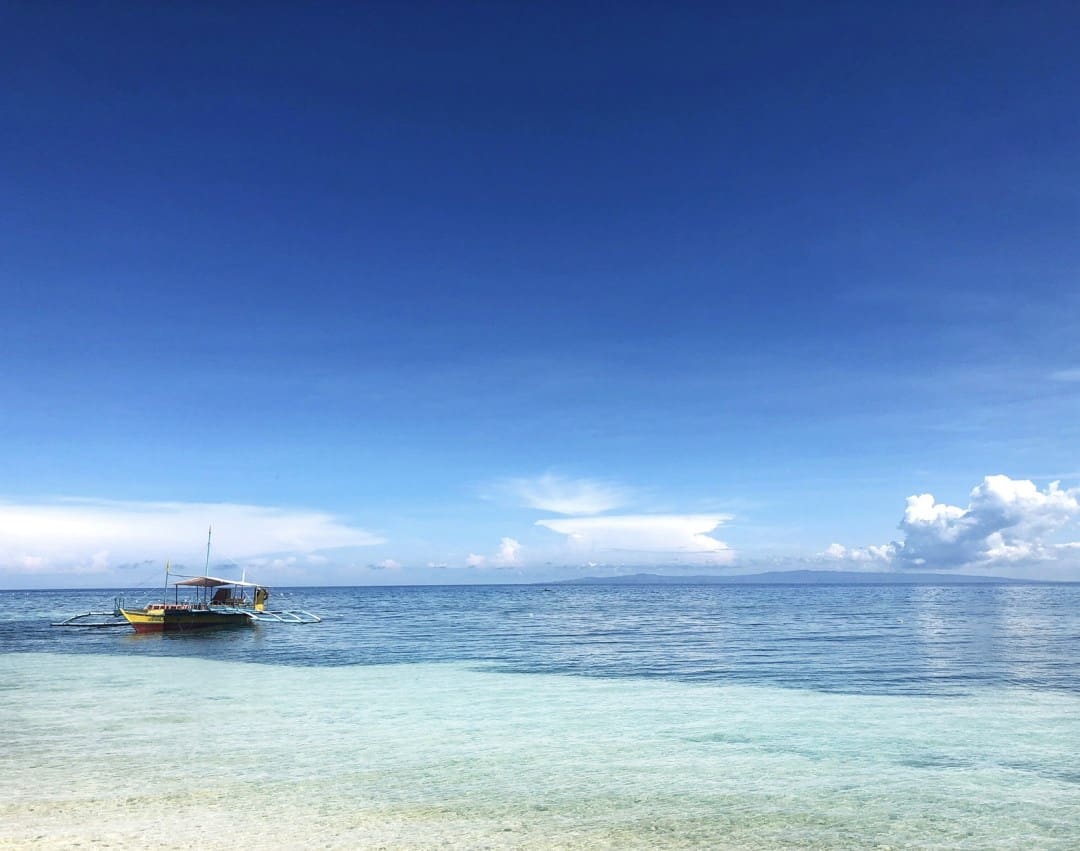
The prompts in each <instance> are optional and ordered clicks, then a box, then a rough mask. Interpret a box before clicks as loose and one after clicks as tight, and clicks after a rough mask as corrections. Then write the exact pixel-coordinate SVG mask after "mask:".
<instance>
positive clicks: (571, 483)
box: [498, 473, 630, 514]
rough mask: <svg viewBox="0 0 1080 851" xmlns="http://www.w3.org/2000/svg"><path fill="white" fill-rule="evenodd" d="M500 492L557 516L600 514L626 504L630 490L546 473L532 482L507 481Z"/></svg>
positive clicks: (500, 487) (524, 480) (530, 480)
mask: <svg viewBox="0 0 1080 851" xmlns="http://www.w3.org/2000/svg"><path fill="white" fill-rule="evenodd" d="M498 487H499V489H500V490H503V491H506V492H508V493H509V494H511V495H512V496H513V497H514V498H515V499H517V500H518V501H519V502H521V504H522V505H524V506H526V507H527V508H537V509H540V510H541V511H550V512H552V513H554V514H600V513H601V512H604V511H610V510H612V509H613V508H619V507H620V506H622V505H625V504H626V503H627V501H628V500H629V498H630V493H629V491H628V490H627V489H626V488H623V487H620V486H619V485H615V484H612V483H611V482H602V481H597V480H595V479H571V478H566V477H563V476H557V475H555V474H554V473H545V474H544V475H542V476H538V477H536V478H531V479H506V480H504V481H502V482H500V483H499V485H498Z"/></svg>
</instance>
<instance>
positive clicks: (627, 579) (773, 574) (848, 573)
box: [559, 570, 1046, 585]
mask: <svg viewBox="0 0 1080 851" xmlns="http://www.w3.org/2000/svg"><path fill="white" fill-rule="evenodd" d="M559 584H562V585H1038V584H1046V583H1044V582H1040V580H1037V579H1012V578H1009V577H1005V576H973V575H972V574H969V573H899V572H897V573H864V572H860V571H854V570H774V571H769V572H768V573H750V574H741V575H738V576H713V575H707V576H665V575H662V574H659V573H631V574H626V575H624V576H584V577H582V578H581V579H566V580H563V581H562V582H561V583H559Z"/></svg>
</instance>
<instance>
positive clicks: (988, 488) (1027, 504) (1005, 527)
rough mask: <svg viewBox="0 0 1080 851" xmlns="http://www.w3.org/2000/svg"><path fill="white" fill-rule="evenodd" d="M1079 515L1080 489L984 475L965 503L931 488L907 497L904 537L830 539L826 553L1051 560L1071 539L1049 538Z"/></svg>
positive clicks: (929, 563)
mask: <svg viewBox="0 0 1080 851" xmlns="http://www.w3.org/2000/svg"><path fill="white" fill-rule="evenodd" d="M1078 518H1080V488H1073V489H1063V488H1062V487H1061V485H1060V483H1059V482H1052V483H1051V484H1050V485H1049V486H1048V487H1047V488H1046V489H1045V490H1040V489H1039V488H1038V487H1037V486H1036V485H1035V483H1034V482H1031V481H1029V480H1027V479H1011V478H1009V477H1008V476H987V477H986V478H984V479H983V480H982V482H981V483H980V484H978V485H977V486H976V487H975V488H973V489H972V491H971V494H970V498H969V500H968V505H967V507H966V508H962V507H960V506H958V505H948V504H945V503H940V502H937V501H936V500H935V499H934V497H933V495H932V494H928V493H924V494H915V495H913V496H909V497H908V499H907V507H906V508H905V510H904V516H903V518H902V519H901V520H900V524H899V529H900V530H901V531H902V532H903V533H904V537H903V540H901V541H893V542H892V543H889V544H885V545H882V546H878V547H866V548H863V549H859V548H850V549H849V548H847V547H844V546H842V545H840V544H833V545H832V546H830V547H829V548H828V549H827V550H826V551H825V552H824V553H823V554H822V555H823V556H824V557H826V558H830V559H843V560H847V561H854V562H859V561H862V562H867V561H874V562H879V563H883V564H889V565H892V566H894V567H898V568H928V569H941V568H956V567H965V566H981V567H991V566H998V565H1003V564H1015V563H1017V562H1032V561H1047V560H1052V559H1054V558H1055V557H1056V556H1057V555H1058V554H1059V553H1060V552H1061V551H1062V550H1063V549H1070V548H1072V547H1073V546H1074V544H1073V543H1068V542H1067V543H1064V544H1055V543H1051V542H1049V541H1048V540H1047V539H1048V538H1049V537H1050V536H1051V535H1053V534H1055V533H1057V532H1059V531H1061V530H1063V529H1065V528H1066V527H1067V526H1069V525H1070V524H1072V523H1073V522H1074V521H1076V520H1077V519H1078Z"/></svg>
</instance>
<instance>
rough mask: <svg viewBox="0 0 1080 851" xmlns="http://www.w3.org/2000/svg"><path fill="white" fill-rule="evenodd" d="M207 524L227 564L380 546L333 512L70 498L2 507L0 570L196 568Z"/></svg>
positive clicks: (251, 506) (216, 551)
mask: <svg viewBox="0 0 1080 851" xmlns="http://www.w3.org/2000/svg"><path fill="white" fill-rule="evenodd" d="M211 523H212V524H213V526H214V552H215V553H217V554H219V555H220V556H221V557H226V558H233V559H252V558H253V557H255V556H258V555H260V554H262V555H265V554H277V553H313V552H315V551H318V550H324V549H330V548H334V547H350V546H370V545H373V544H380V543H384V541H383V539H382V538H380V537H379V536H377V535H374V534H372V533H371V532H368V531H365V530H364V529H360V528H357V527H355V526H350V525H348V524H347V523H346V522H344V521H342V520H341V519H339V518H337V517H335V516H333V515H331V514H327V513H325V512H320V511H313V510H305V509H286V508H271V507H266V506H257V505H238V504H233V503H181V502H149V503H136V502H115V501H106V500H75V499H68V500H62V501H59V502H55V503H48V504H13V503H0V570H3V571H5V572H9V573H24V572H42V573H44V572H51V573H83V572H104V571H107V570H108V569H109V568H111V567H115V566H117V565H125V564H132V563H139V562H145V561H151V562H160V563H162V564H163V563H164V562H165V561H166V559H172V560H173V561H184V560H187V561H191V562H194V563H199V561H200V560H199V555H200V553H203V554H204V553H205V535H206V529H207V527H208V526H209V525H210V524H211ZM252 563H253V562H252Z"/></svg>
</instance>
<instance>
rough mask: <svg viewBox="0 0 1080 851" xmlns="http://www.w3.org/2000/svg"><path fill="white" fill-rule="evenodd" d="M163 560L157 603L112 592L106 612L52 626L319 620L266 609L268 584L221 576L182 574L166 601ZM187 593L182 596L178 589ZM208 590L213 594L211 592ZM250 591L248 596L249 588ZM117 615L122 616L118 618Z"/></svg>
mask: <svg viewBox="0 0 1080 851" xmlns="http://www.w3.org/2000/svg"><path fill="white" fill-rule="evenodd" d="M206 567H207V570H209V567H210V535H209V533H208V534H207V536H206ZM169 573H170V568H169V565H168V563H166V565H165V595H164V599H163V600H162V602H160V603H150V604H148V605H146V606H143V607H142V608H141V609H129V608H127V607H126V606H125V605H124V602H123V599H122V598H120V597H117V598H116V600H115V601H114V602H113V611H112V612H87V613H85V614H82V615H75V616H74V617H71V618H68V619H67V620H66V621H62V622H61V623H54V624H53V626H78V627H107V626H123V625H124V624H125V623H129V624H131V625H132V626H133V627H135V631H136V632H193V631H196V630H200V629H222V628H225V627H238V626H239V627H244V626H251V625H252V624H254V623H256V622H261V621H271V622H276V623H290V624H304V623H321V622H322V618H320V617H318V616H317V615H313V614H311V612H305V611H303V610H296V611H285V610H280V611H270V610H269V609H267V608H266V601H267V600H268V599H269V597H270V589H269V588H267V587H266V586H265V585H258V584H256V583H254V582H245V581H244V580H243V579H221V578H220V577H217V576H208V575H206V573H204V574H203V575H202V576H185V577H184V578H183V579H180V580H179V581H178V582H174V583H173V601H172V602H171V603H170V602H169ZM181 588H183V589H184V590H185V591H188V592H191V594H189V595H187V597H186V599H185V600H184V601H181V599H180V589H181ZM211 589H212V590H213V593H212V594H211ZM249 591H250V596H249V593H248V592H249ZM121 618H122V620H121Z"/></svg>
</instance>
